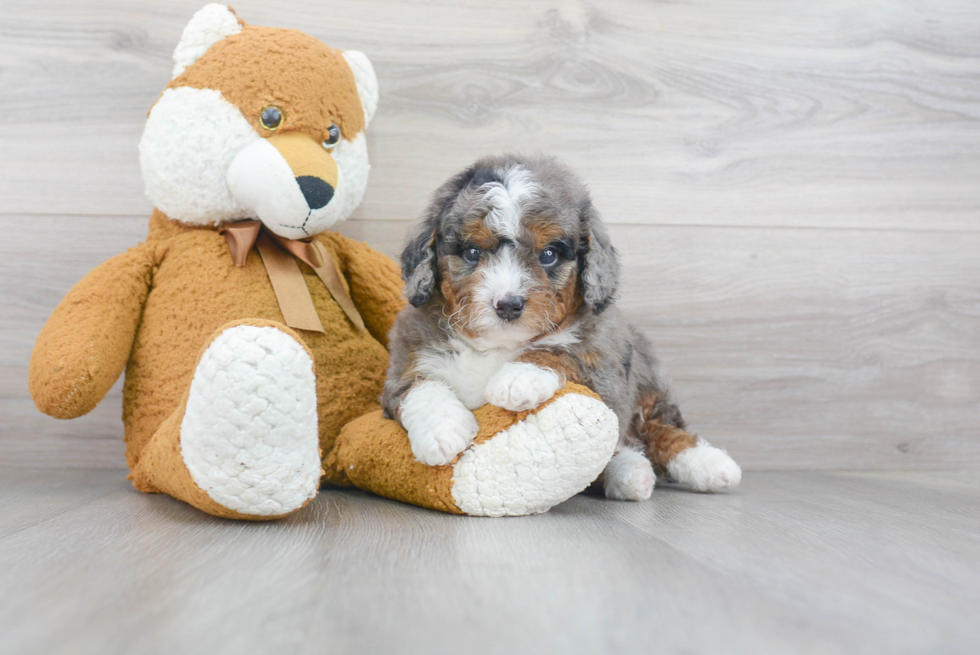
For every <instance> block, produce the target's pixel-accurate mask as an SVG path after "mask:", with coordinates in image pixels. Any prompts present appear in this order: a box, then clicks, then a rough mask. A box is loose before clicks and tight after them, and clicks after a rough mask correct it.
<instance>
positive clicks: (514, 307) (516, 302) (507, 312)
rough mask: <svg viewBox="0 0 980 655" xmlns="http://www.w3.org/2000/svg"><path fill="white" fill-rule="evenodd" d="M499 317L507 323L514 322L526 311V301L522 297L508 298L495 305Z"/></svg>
mask: <svg viewBox="0 0 980 655" xmlns="http://www.w3.org/2000/svg"><path fill="white" fill-rule="evenodd" d="M493 308H494V309H496V310H497V316H499V317H500V318H502V319H504V320H505V321H513V320H514V319H516V318H517V317H518V316H520V315H521V312H522V311H524V299H523V298H521V297H520V296H507V297H506V298H502V299H500V300H498V301H497V302H495V303H494V304H493Z"/></svg>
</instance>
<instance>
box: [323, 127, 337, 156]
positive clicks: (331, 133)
mask: <svg viewBox="0 0 980 655" xmlns="http://www.w3.org/2000/svg"><path fill="white" fill-rule="evenodd" d="M338 141H340V128H339V127H337V125H336V123H330V127H329V128H328V129H327V139H326V141H324V142H323V147H324V148H326V149H327V150H330V149H331V148H333V147H334V146H335V145H337V142H338Z"/></svg>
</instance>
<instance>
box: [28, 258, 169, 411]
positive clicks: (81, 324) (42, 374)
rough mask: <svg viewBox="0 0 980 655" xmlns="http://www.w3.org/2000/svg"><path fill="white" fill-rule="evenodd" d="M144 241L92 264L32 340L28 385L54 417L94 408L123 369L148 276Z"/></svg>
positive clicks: (40, 406) (149, 264)
mask: <svg viewBox="0 0 980 655" xmlns="http://www.w3.org/2000/svg"><path fill="white" fill-rule="evenodd" d="M152 270H153V261H152V256H151V253H150V250H149V248H147V247H146V246H145V245H141V246H138V247H136V248H131V249H129V250H128V251H126V252H124V253H122V254H120V255H117V256H115V257H113V258H112V259H110V260H108V261H106V262H104V263H102V264H101V265H99V266H98V267H96V268H95V269H93V270H92V271H91V272H90V273H89V274H88V275H86V276H85V277H84V278H82V280H81V281H80V282H79V283H78V284H76V285H75V287H74V288H73V289H72V290H71V291H69V292H68V295H66V296H65V297H64V298H63V299H62V301H61V302H60V303H59V304H58V307H57V308H55V310H54V312H53V313H52V314H51V317H50V318H49V319H48V321H47V323H46V324H45V325H44V328H43V329H42V330H41V334H40V335H39V336H38V338H37V342H36V343H35V344H34V352H33V353H32V355H31V362H30V367H29V381H28V383H29V387H30V392H31V396H32V397H33V399H34V403H35V404H36V405H37V407H38V409H40V410H41V411H42V412H44V413H45V414H48V415H50V416H53V417H55V418H75V417H78V416H82V415H84V414H87V413H88V412H90V411H92V409H93V408H94V407H95V406H96V405H97V404H98V403H99V401H100V400H102V398H103V397H104V396H105V394H106V393H107V392H108V391H109V389H110V388H111V387H112V385H113V383H114V382H115V381H116V379H117V378H118V377H119V374H120V373H122V371H123V368H124V367H125V366H126V362H127V361H128V360H129V355H130V352H131V350H132V345H133V339H134V337H135V335H136V328H137V326H138V325H139V321H140V317H141V315H142V312H143V303H144V302H145V301H146V296H147V293H148V292H149V288H150V280H151V277H152Z"/></svg>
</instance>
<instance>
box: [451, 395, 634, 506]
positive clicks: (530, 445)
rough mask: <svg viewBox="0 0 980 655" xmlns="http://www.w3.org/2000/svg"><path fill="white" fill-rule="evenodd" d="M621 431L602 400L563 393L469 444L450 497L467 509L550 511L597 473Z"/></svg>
mask: <svg viewBox="0 0 980 655" xmlns="http://www.w3.org/2000/svg"><path fill="white" fill-rule="evenodd" d="M618 437H619V422H618V421H617V419H616V415H615V414H614V413H613V411H612V410H611V409H609V407H607V406H606V405H605V404H604V403H602V402H601V401H600V400H597V399H595V398H592V397H589V396H585V395H580V394H576V393H569V394H565V395H562V396H561V397H559V398H558V399H557V400H555V401H554V402H552V403H550V404H549V405H547V406H546V407H544V408H543V409H541V410H539V411H538V412H537V413H534V414H529V415H528V416H527V417H526V418H524V420H522V421H520V422H518V423H516V424H515V425H513V426H511V427H509V428H507V429H506V430H504V431H502V432H500V433H498V434H496V435H494V437H493V438H492V439H489V440H487V441H484V442H482V443H476V444H474V445H473V446H471V447H470V448H469V449H467V450H466V451H464V452H463V454H462V455H461V456H460V458H459V460H458V461H457V462H456V464H455V465H454V466H453V485H452V496H453V500H454V501H455V504H456V506H457V507H458V508H459V509H460V510H461V511H462V512H463V513H464V514H469V515H470V516H524V515H527V514H540V513H542V512H546V511H548V510H549V509H551V508H552V507H554V506H555V505H557V504H558V503H561V502H564V501H565V500H568V499H569V498H571V497H572V496H574V495H575V494H577V493H579V492H580V491H582V490H583V489H585V488H586V487H587V486H589V484H590V483H591V482H592V481H593V480H595V479H596V477H597V476H598V475H599V474H600V473H601V472H602V470H603V468H604V467H605V466H606V464H607V463H608V462H609V458H610V456H612V453H613V449H614V448H615V445H616V442H617V440H618Z"/></svg>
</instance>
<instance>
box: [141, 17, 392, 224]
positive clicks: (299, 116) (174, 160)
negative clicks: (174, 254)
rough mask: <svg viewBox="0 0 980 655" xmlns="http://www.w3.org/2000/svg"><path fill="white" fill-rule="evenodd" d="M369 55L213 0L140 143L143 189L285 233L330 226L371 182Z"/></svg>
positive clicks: (177, 56) (178, 209)
mask: <svg viewBox="0 0 980 655" xmlns="http://www.w3.org/2000/svg"><path fill="white" fill-rule="evenodd" d="M377 103H378V83H377V78H376V77H375V75H374V69H373V68H372V67H371V62H370V61H368V58H367V57H366V56H365V55H364V54H363V53H361V52H357V51H353V50H348V51H340V50H335V49H333V48H330V47H328V46H326V45H324V44H323V43H321V42H320V41H318V40H317V39H315V38H313V37H311V36H308V35H306V34H304V33H302V32H299V31H296V30H290V29H281V28H270V27H253V26H250V25H246V24H245V23H243V22H242V21H241V20H240V19H239V18H238V17H237V16H236V15H235V13H234V12H233V11H232V10H231V9H230V8H229V7H226V6H224V5H217V4H210V5H207V6H205V7H204V8H203V9H201V10H200V11H198V12H197V13H196V14H195V15H194V17H193V18H192V19H191V21H190V23H188V25H187V27H186V28H185V29H184V32H183V35H182V36H181V39H180V43H179V44H178V45H177V48H176V49H175V50H174V68H173V77H172V79H171V81H170V84H168V85H167V88H166V89H165V90H164V92H163V93H162V94H161V95H160V97H159V98H158V99H157V101H156V104H154V105H153V108H152V109H151V110H150V113H149V116H148V118H147V121H146V127H145V128H144V131H143V137H142V139H141V141H140V166H141V168H142V171H143V180H144V182H145V184H146V193H147V196H149V198H150V200H151V201H152V202H153V204H154V205H155V206H156V208H157V209H158V210H160V211H161V212H163V213H164V214H166V215H167V216H168V217H170V218H172V219H174V220H177V221H180V222H182V223H188V224H192V225H199V226H207V225H214V226H217V225H220V224H222V223H226V222H231V221H236V220H242V219H258V220H260V221H262V223H263V224H264V225H265V226H266V227H267V228H268V229H269V230H271V231H272V232H274V233H276V234H278V235H279V236H282V237H285V238H287V239H299V238H304V237H308V236H311V235H313V234H317V233H319V232H322V231H324V230H326V229H328V228H330V227H331V226H332V225H333V224H335V223H337V222H338V221H341V220H343V219H345V218H347V217H348V216H350V214H351V213H352V212H353V211H354V210H355V209H356V208H357V205H358V204H360V202H361V198H362V197H363V196H364V190H365V187H366V186H367V176H368V169H369V168H370V167H369V165H368V157H367V145H366V142H365V137H364V130H365V128H366V127H367V125H368V122H369V121H370V120H371V117H372V116H373V114H374V110H375V108H376V107H377Z"/></svg>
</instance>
